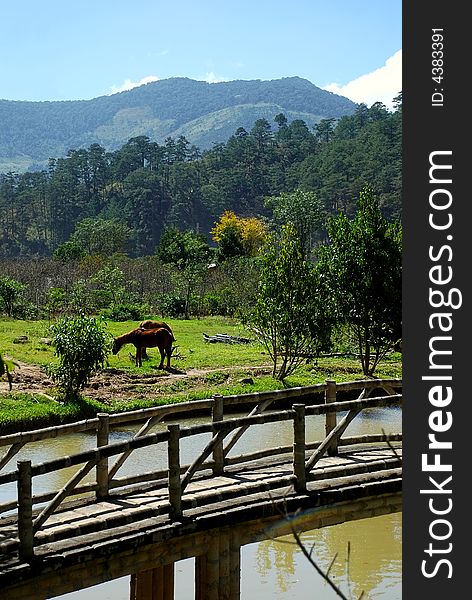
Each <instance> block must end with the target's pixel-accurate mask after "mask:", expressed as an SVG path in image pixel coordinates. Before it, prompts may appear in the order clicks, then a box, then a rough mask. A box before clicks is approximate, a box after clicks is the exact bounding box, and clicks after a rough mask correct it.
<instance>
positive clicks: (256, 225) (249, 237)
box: [211, 210, 267, 259]
mask: <svg viewBox="0 0 472 600" xmlns="http://www.w3.org/2000/svg"><path fill="white" fill-rule="evenodd" d="M211 234H212V236H213V240H214V241H215V242H216V243H217V244H218V251H219V254H220V256H221V257H222V258H223V259H226V258H230V257H234V256H256V255H257V254H258V252H259V250H260V248H261V246H262V245H263V243H264V241H265V239H266V237H267V226H266V225H265V223H263V222H262V221H261V220H260V219H258V218H257V217H246V218H244V217H238V216H237V215H236V214H235V213H234V212H233V211H231V210H227V211H225V212H224V213H223V214H222V215H221V217H220V219H219V221H218V222H216V223H215V226H214V227H213V229H212V230H211Z"/></svg>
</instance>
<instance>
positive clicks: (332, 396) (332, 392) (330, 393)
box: [325, 379, 338, 456]
mask: <svg viewBox="0 0 472 600" xmlns="http://www.w3.org/2000/svg"><path fill="white" fill-rule="evenodd" d="M325 381H326V385H327V386H328V389H327V390H326V393H325V404H331V402H336V382H335V381H334V380H333V379H326V380H325ZM336 422H337V421H336V413H335V412H331V413H326V426H325V431H326V435H327V436H328V435H329V434H330V433H331V432H332V431H333V429H334V428H335V427H336ZM327 452H328V456H337V455H338V441H337V439H334V440H333V441H332V443H331V444H330V445H329V447H328V450H327Z"/></svg>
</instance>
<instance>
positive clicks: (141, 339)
mask: <svg viewBox="0 0 472 600" xmlns="http://www.w3.org/2000/svg"><path fill="white" fill-rule="evenodd" d="M173 341H174V336H173V335H172V333H170V332H169V331H168V330H167V329H164V328H163V327H160V328H157V329H140V328H139V327H138V329H133V330H132V331H128V333H124V334H123V335H120V336H118V337H116V338H115V339H114V343H113V349H112V352H113V354H117V353H118V352H119V351H120V350H121V348H122V347H123V346H124V345H125V344H134V346H135V347H136V366H137V367H141V366H142V362H141V358H142V351H143V350H144V349H145V348H156V347H157V348H159V352H160V353H161V362H160V364H159V367H158V368H159V369H163V368H166V369H170V357H171V354H172V342H173ZM165 358H167V365H166V367H164V359H165Z"/></svg>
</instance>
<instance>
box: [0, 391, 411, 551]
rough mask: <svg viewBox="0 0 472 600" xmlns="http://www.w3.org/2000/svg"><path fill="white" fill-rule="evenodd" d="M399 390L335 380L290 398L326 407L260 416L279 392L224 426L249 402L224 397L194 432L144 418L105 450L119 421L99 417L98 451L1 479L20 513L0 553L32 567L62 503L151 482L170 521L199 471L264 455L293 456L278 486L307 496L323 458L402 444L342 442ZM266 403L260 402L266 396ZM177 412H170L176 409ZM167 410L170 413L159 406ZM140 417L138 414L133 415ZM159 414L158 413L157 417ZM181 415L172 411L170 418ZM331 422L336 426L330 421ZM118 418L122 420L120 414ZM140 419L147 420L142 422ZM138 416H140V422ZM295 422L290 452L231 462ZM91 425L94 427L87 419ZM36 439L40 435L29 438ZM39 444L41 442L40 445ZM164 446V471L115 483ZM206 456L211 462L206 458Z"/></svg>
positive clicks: (25, 465)
mask: <svg viewBox="0 0 472 600" xmlns="http://www.w3.org/2000/svg"><path fill="white" fill-rule="evenodd" d="M400 386H401V382H399V381H398V380H388V381H383V382H382V381H378V380H368V381H366V382H364V381H363V382H361V381H357V382H347V383H343V384H336V383H334V382H332V381H328V382H326V384H322V385H321V386H311V388H312V389H311V390H310V392H309V393H308V392H307V388H301V389H302V390H304V392H305V393H302V394H300V395H299V396H298V397H297V396H295V395H293V398H294V399H298V400H299V401H300V400H303V398H306V397H307V396H308V397H309V396H310V394H311V395H312V394H313V388H316V391H317V392H319V391H320V388H323V389H324V392H325V398H324V400H325V402H324V403H323V404H314V405H305V404H300V402H299V403H298V404H295V405H294V406H293V407H292V408H291V409H288V410H282V411H280V410H279V411H271V412H265V413H264V412H263V411H264V410H265V409H266V408H267V406H268V405H269V402H270V403H272V402H273V401H274V400H275V399H277V398H280V397H281V396H284V395H285V394H284V392H288V391H292V390H282V394H274V393H272V392H271V393H270V394H271V396H270V397H268V396H269V393H267V394H258V395H257V396H259V397H260V396H263V398H262V401H259V402H258V403H257V404H256V406H255V407H254V408H253V410H252V411H251V413H250V414H249V415H248V416H245V417H236V418H229V419H224V408H225V407H226V406H227V405H235V404H237V403H238V402H240V403H242V402H247V396H249V395H243V396H235V397H233V398H232V399H233V401H232V402H231V401H230V402H228V403H227V402H225V400H226V399H227V397H226V398H225V399H223V397H221V396H216V397H214V398H213V399H212V400H211V401H205V403H207V402H209V403H210V406H211V408H212V421H211V422H209V423H203V424H201V425H195V426H192V427H185V428H180V426H179V425H178V424H171V425H169V426H168V428H167V431H162V432H159V433H152V434H150V433H147V431H148V430H149V426H148V425H149V421H151V420H153V419H155V418H156V417H161V415H159V414H158V413H157V414H156V413H154V414H151V415H149V414H148V415H146V417H147V418H148V423H146V425H145V427H144V428H141V430H140V432H138V433H140V434H139V435H136V436H135V437H134V438H133V439H131V440H129V441H126V442H114V443H109V430H110V423H112V422H116V421H117V420H121V419H115V418H114V417H116V415H114V416H110V415H106V414H101V415H98V417H97V419H94V420H93V421H95V423H94V426H95V429H96V431H97V447H96V448H95V449H93V450H89V451H86V452H81V453H78V454H75V455H72V456H67V457H63V458H59V459H55V460H52V461H48V462H45V463H42V464H36V465H32V464H31V462H30V461H25V460H23V461H19V462H18V469H17V470H16V471H14V472H11V473H6V474H4V475H0V485H2V484H7V483H12V482H16V483H17V498H16V499H15V501H12V502H10V503H6V504H3V505H1V506H0V511H2V510H3V511H6V510H12V509H17V511H18V538H17V540H10V541H9V542H8V543H3V544H0V548H2V546H3V549H4V550H13V549H16V548H18V549H19V551H20V554H21V556H22V557H23V558H24V559H25V560H29V559H31V558H32V556H33V552H34V543H35V539H34V538H35V535H36V534H37V533H38V532H39V531H40V530H41V528H42V527H43V526H44V524H45V523H46V521H47V520H48V519H49V518H50V516H51V515H52V514H53V513H54V512H55V511H57V509H58V508H59V506H60V505H61V503H62V502H63V500H64V499H65V498H67V497H70V496H72V495H77V494H84V493H87V492H88V493H90V492H93V493H95V495H96V499H97V500H101V499H104V498H107V497H109V495H110V493H111V492H112V491H117V490H119V489H121V490H124V489H126V488H129V487H130V486H134V485H137V484H143V483H150V482H158V481H161V482H163V483H162V485H164V486H165V487H166V488H167V489H168V501H167V502H165V503H163V505H162V511H163V513H165V512H168V514H169V515H170V517H171V518H173V519H175V518H179V517H181V515H182V511H183V508H182V507H183V504H184V503H183V500H184V492H185V490H186V489H187V488H188V485H189V484H190V482H191V481H192V478H193V477H194V475H195V473H196V472H197V471H201V470H208V469H211V470H212V472H213V474H214V475H222V474H224V473H225V469H226V468H227V467H230V466H231V465H235V464H239V463H242V462H246V461H251V460H256V459H259V458H264V457H265V456H275V455H277V454H282V453H286V452H290V451H291V450H293V473H292V475H290V476H289V477H288V478H287V477H286V478H285V479H284V478H281V479H280V481H279V484H280V485H286V484H287V483H292V484H293V485H294V486H295V489H296V490H297V491H303V490H304V489H306V482H307V480H309V479H310V477H311V471H312V468H313V467H314V465H315V464H316V462H318V460H319V459H320V458H321V457H322V456H323V454H324V453H326V452H327V453H328V454H336V453H337V449H338V446H340V445H345V444H355V443H369V442H378V441H387V440H389V439H391V440H399V439H401V434H395V435H393V436H387V435H385V434H384V433H382V435H379V434H376V435H374V436H372V435H370V436H357V437H354V438H352V437H351V438H342V437H341V436H342V434H343V433H344V431H345V429H346V427H347V425H348V424H349V423H350V422H351V421H352V420H353V419H354V418H355V416H356V415H357V414H358V413H359V412H360V411H361V410H363V409H364V408H369V407H379V406H393V405H398V404H400V403H401V396H400V395H397V394H394V393H393V392H394V391H395V388H398V387H400ZM379 387H383V388H384V389H387V390H388V392H389V394H390V395H389V396H380V397H376V398H365V397H364V396H367V395H368V394H369V391H370V390H373V389H377V388H379ZM353 389H362V392H361V397H360V398H359V399H357V400H349V401H340V402H339V401H337V393H338V391H343V392H345V391H351V390H353ZM264 396H265V397H264ZM180 406H181V405H178V406H176V407H173V408H178V407H180ZM162 408H169V407H162ZM341 411H348V413H347V415H346V416H345V417H344V418H343V419H342V421H341V422H340V423H339V424H336V413H338V412H341ZM137 412H141V413H142V412H143V411H137ZM162 412H163V411H162ZM177 412H180V411H174V414H176V413H177ZM322 414H324V415H326V433H327V437H326V438H325V439H324V440H322V441H317V442H312V443H311V444H309V443H306V440H305V418H306V416H309V415H322ZM333 416H334V419H333ZM118 417H120V418H121V417H122V415H118ZM146 417H144V418H146ZM142 419H143V416H142V414H141V420H142ZM283 420H293V422H294V427H293V432H294V443H293V447H278V448H270V449H264V450H260V451H257V452H251V453H246V454H243V455H239V456H234V457H228V452H229V449H231V448H232V447H233V446H234V444H235V443H236V441H237V440H238V439H239V438H240V437H241V435H243V433H244V432H245V431H246V430H247V429H248V428H249V427H250V426H252V425H256V424H266V423H274V422H276V421H283ZM91 421H92V420H91ZM146 427H147V429H146ZM202 433H210V434H211V435H212V437H211V439H210V441H209V442H208V443H207V445H206V446H205V448H204V449H203V451H202V452H201V453H200V455H199V456H198V457H197V458H195V460H194V461H193V462H192V463H191V464H189V465H181V464H180V440H181V439H183V438H185V437H190V436H194V435H200V434H202ZM229 434H232V437H231V438H230V440H229V442H228V443H227V444H226V446H225V445H224V440H225V438H226V437H227V436H228V435H229ZM34 435H38V434H37V432H34ZM43 439H44V438H43ZM161 443H162V444H167V456H168V466H167V469H161V470H160V471H154V472H151V473H145V474H140V475H134V476H132V477H121V478H117V477H116V476H115V474H116V471H117V469H116V464H118V462H119V461H121V464H122V462H123V460H124V457H127V456H129V455H130V454H131V453H132V452H134V451H135V450H137V449H139V448H145V447H148V446H152V445H156V444H161ZM310 450H314V452H313V454H312V455H311V456H310V457H309V458H308V460H307V461H306V452H307V451H310ZM113 456H116V457H118V461H117V462H116V463H115V464H114V465H113V466H112V467H111V468H109V466H108V460H109V459H110V458H111V457H113ZM210 456H211V459H210ZM71 466H80V469H79V470H78V471H77V473H75V474H74V475H73V476H72V477H71V478H70V479H69V481H68V482H67V483H66V484H65V486H63V488H61V489H60V490H57V491H55V492H50V493H47V494H40V495H37V496H33V493H32V489H33V485H32V484H33V478H34V477H37V476H40V475H44V474H47V473H52V472H54V471H58V470H61V469H64V468H66V467H71ZM94 468H95V472H96V477H95V481H94V482H92V483H89V484H85V485H84V484H82V485H80V484H81V482H82V480H83V478H84V477H85V476H86V475H87V474H88V473H89V472H91V471H92V470H93V469H94ZM44 503H46V506H44V507H43V508H41V509H36V510H33V506H34V505H35V504H44Z"/></svg>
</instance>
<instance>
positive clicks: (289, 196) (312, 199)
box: [265, 189, 325, 256]
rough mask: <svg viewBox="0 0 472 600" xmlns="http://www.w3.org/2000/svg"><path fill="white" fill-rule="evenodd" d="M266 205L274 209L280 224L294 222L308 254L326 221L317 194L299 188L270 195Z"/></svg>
mask: <svg viewBox="0 0 472 600" xmlns="http://www.w3.org/2000/svg"><path fill="white" fill-rule="evenodd" d="M265 205H266V206H267V207H268V208H271V209H272V214H273V215H274V220H275V222H276V223H277V224H278V225H282V224H283V223H292V224H293V225H294V226H295V228H296V231H297V236H298V238H299V240H300V242H301V245H302V249H303V253H304V255H305V256H308V255H309V252H310V251H311V249H312V247H313V245H314V242H315V238H316V233H317V232H319V231H320V230H321V228H322V226H323V225H324V221H325V210H324V207H323V205H322V203H321V202H320V200H318V197H317V196H316V194H315V193H314V192H304V191H302V190H300V189H297V190H295V191H294V192H290V193H282V194H280V195H279V196H270V197H269V198H266V199H265Z"/></svg>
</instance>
